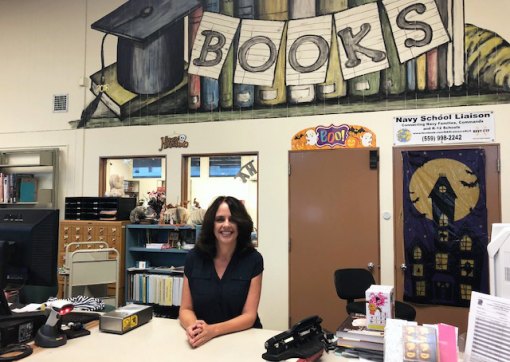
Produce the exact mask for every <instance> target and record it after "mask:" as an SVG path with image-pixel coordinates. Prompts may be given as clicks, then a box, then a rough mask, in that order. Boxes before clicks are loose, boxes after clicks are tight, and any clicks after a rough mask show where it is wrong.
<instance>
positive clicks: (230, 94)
mask: <svg viewBox="0 0 510 362" xmlns="http://www.w3.org/2000/svg"><path fill="white" fill-rule="evenodd" d="M220 5H221V6H220V13H222V14H224V15H229V16H234V0H221V4H220ZM219 82H220V85H219V87H220V105H221V107H222V108H232V106H233V105H234V47H230V49H229V50H228V53H227V56H226V59H225V63H224V64H223V68H222V70H221V73H220V79H219Z"/></svg>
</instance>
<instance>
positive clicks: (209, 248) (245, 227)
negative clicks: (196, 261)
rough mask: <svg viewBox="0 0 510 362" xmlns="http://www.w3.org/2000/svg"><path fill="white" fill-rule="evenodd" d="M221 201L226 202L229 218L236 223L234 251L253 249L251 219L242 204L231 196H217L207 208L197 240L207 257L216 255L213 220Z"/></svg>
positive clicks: (198, 245)
mask: <svg viewBox="0 0 510 362" xmlns="http://www.w3.org/2000/svg"><path fill="white" fill-rule="evenodd" d="M222 203H226V204H227V205H228V208H229V209H230V214H231V215H232V217H231V220H232V222H233V223H235V224H236V225H237V230H238V233H239V235H238V236H237V244H236V250H235V252H244V251H246V250H252V249H254V246H253V243H252V241H251V232H252V231H253V220H252V219H251V217H250V214H248V211H246V207H244V204H243V203H242V202H241V201H239V200H238V199H236V198H235V197H233V196H219V197H217V198H216V200H214V201H213V203H212V204H211V206H209V208H208V209H207V211H206V212H205V215H204V221H203V223H202V230H201V232H200V236H199V238H198V241H197V245H196V246H197V248H198V249H199V250H200V251H202V252H203V253H205V254H207V255H208V256H209V257H211V258H214V257H215V256H216V251H217V250H216V237H215V236H214V222H215V221H214V220H215V219H216V213H217V212H218V209H219V207H220V205H221V204H222Z"/></svg>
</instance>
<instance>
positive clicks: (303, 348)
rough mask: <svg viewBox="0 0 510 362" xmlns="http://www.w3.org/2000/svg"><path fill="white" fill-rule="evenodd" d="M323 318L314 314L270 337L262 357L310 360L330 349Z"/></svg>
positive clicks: (269, 359) (271, 359) (277, 359)
mask: <svg viewBox="0 0 510 362" xmlns="http://www.w3.org/2000/svg"><path fill="white" fill-rule="evenodd" d="M321 322H322V318H320V317H318V316H312V317H308V318H305V319H303V320H302V321H300V322H298V323H296V324H295V325H294V326H293V327H292V328H290V329H288V330H287V331H285V332H282V333H279V334H277V335H276V336H274V337H271V338H269V339H268V340H267V341H266V343H265V348H266V352H265V353H264V354H262V358H263V359H265V360H267V361H281V360H286V359H289V358H301V359H307V360H310V358H311V357H314V356H317V358H318V357H319V356H320V355H322V352H323V351H324V350H325V349H326V350H327V349H328V344H329V341H328V339H327V337H326V334H325V333H324V331H323V330H322V327H321Z"/></svg>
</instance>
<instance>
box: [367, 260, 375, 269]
mask: <svg viewBox="0 0 510 362" xmlns="http://www.w3.org/2000/svg"><path fill="white" fill-rule="evenodd" d="M374 267H375V265H374V263H372V262H369V263H368V264H367V269H368V270H370V271H372V270H374Z"/></svg>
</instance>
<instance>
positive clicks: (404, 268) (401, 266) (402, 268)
mask: <svg viewBox="0 0 510 362" xmlns="http://www.w3.org/2000/svg"><path fill="white" fill-rule="evenodd" d="M400 270H402V271H406V270H407V265H405V264H404V263H402V264H400Z"/></svg>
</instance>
